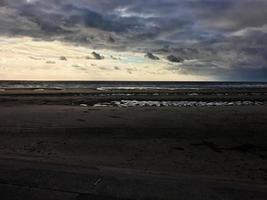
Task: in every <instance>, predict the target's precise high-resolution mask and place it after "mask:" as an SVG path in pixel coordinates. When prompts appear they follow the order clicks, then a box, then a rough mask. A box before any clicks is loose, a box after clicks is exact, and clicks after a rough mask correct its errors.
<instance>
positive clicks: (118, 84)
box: [0, 81, 267, 90]
mask: <svg viewBox="0 0 267 200" xmlns="http://www.w3.org/2000/svg"><path fill="white" fill-rule="evenodd" d="M0 88H3V89H5V88H18V89H19V88H42V89H53V88H57V89H68V88H73V89H75V88H77V89H78V88H83V89H84V88H88V89H98V90H112V89H120V90H123V89H125V90H131V89H134V90H136V89H142V90H145V89H147V90H149V89H159V90H160V89H163V90H166V89H169V90H175V89H196V90H200V89H216V88H226V89H227V88H239V89H241V88H266V89H267V82H181V81H179V82H178V81H177V82H160V81H157V82H156V81H155V82H151V81H141V82H140V81H138V82H135V81H0Z"/></svg>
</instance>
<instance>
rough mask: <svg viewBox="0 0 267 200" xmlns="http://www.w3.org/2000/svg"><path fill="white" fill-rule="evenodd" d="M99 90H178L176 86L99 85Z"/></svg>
mask: <svg viewBox="0 0 267 200" xmlns="http://www.w3.org/2000/svg"><path fill="white" fill-rule="evenodd" d="M97 90H99V91H109V90H176V88H163V87H99V88H97Z"/></svg>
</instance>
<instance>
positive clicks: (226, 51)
mask: <svg viewBox="0 0 267 200" xmlns="http://www.w3.org/2000/svg"><path fill="white" fill-rule="evenodd" d="M266 9H267V1H266V0H253V1H252V0H235V1H233V0H216V1H215V0H179V1H177V0H147V1H143V0H135V1H132V0H90V1H88V0H76V1H72V0H64V1H62V0H46V1H41V0H0V27H1V28H0V35H8V36H16V35H22V36H30V37H33V38H36V39H38V40H62V41H67V42H71V43H74V44H79V45H83V46H90V47H92V48H98V49H113V50H119V51H133V52H136V51H139V52H142V53H145V52H151V53H159V54H162V56H163V57H165V58H166V57H167V56H168V55H172V54H173V55H174V56H177V57H179V58H182V59H185V60H187V62H184V63H183V64H182V66H180V64H179V66H173V67H172V68H171V69H170V70H178V71H182V72H183V73H190V74H193V75H194V74H196V75H199V74H200V75H205V74H207V75H212V76H216V77H219V78H220V77H223V78H225V79H234V78H235V77H236V78H238V79H241V78H242V77H243V79H244V80H245V79H249V80H250V79H251V78H249V76H251V77H253V78H255V79H257V78H259V79H263V78H264V76H263V75H265V74H266V70H265V69H266V66H267V58H266V52H267V50H266V49H267V39H266V38H267V28H266V27H267V22H266V19H267V12H266ZM110 38H114V42H109V41H110ZM260 74H263V75H262V76H261V75H260ZM266 79H267V76H266Z"/></svg>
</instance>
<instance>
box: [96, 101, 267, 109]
mask: <svg viewBox="0 0 267 200" xmlns="http://www.w3.org/2000/svg"><path fill="white" fill-rule="evenodd" d="M263 104H264V102H259V101H212V102H207V101H136V100H121V101H112V102H110V103H102V104H96V105H97V106H98V107H99V106H100V105H101V106H116V107H204V106H247V105H263ZM96 105H95V106H96Z"/></svg>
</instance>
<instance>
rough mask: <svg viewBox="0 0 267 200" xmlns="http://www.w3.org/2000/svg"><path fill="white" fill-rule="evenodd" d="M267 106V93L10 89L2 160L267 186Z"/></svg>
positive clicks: (4, 97)
mask: <svg viewBox="0 0 267 200" xmlns="http://www.w3.org/2000/svg"><path fill="white" fill-rule="evenodd" d="M129 93H131V95H127V94H129ZM114 94H117V95H114ZM122 100H124V101H125V100H128V101H131V100H132V101H135V103H134V104H131V105H128V104H127V105H128V106H127V105H126V106H125V105H123V106H120V105H118V104H114V103H111V102H114V101H122ZM144 101H145V102H147V101H150V102H151V101H153V102H161V103H159V104H155V105H154V104H152V105H150V104H144ZM173 101H176V102H181V101H183V102H184V103H182V104H181V103H180V104H177V105H176V104H168V103H166V102H173ZM265 101H266V90H265V89H239V90H236V89H235V90H229V89H228V90H227V89H223V90H214V89H213V90H202V91H197V92H196V91H195V90H194V91H191V90H172V91H170V90H168V91H166V90H164V91H162V90H161V91H159V90H153V91H151V90H150V91H148V90H146V91H143V90H142V91H138V90H134V91H133V90H131V91H129V90H123V91H122V90H116V91H99V90H92V89H80V90H78V89H69V90H59V89H5V90H2V91H1V99H0V110H1V113H0V132H1V134H0V158H1V159H15V160H17V159H18V160H26V161H34V162H40V163H44V164H45V163H54V164H62V165H65V166H77V167H78V166H79V167H88V168H89V167H98V166H103V167H113V168H118V169H133V170H141V171H144V172H146V173H156V174H161V175H170V176H172V175H173V176H174V175H190V176H192V175H193V176H201V177H210V178H215V179H218V180H226V181H236V182H246V183H252V184H264V185H265V184H266V183H267V123H266V121H267V104H266V103H265ZM138 102H139V103H138ZM140 102H143V103H140ZM162 102H165V104H164V103H162ZM188 102H206V104H197V103H194V104H192V103H191V104H188ZM212 102H217V103H218V102H221V103H223V102H224V104H220V103H218V104H215V103H212Z"/></svg>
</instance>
